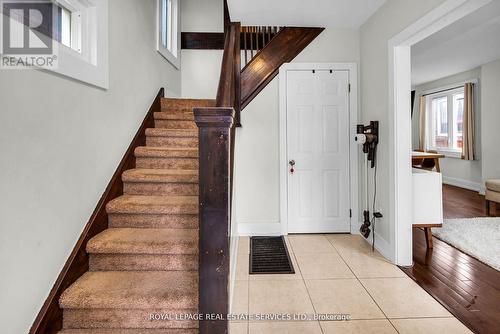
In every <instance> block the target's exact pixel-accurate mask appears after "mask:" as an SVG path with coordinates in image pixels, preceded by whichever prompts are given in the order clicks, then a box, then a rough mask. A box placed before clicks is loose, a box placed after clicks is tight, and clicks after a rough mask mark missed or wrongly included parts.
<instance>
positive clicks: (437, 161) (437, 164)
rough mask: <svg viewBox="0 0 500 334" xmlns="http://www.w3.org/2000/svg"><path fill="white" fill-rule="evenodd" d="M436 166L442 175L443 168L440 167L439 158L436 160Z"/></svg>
mask: <svg viewBox="0 0 500 334" xmlns="http://www.w3.org/2000/svg"><path fill="white" fill-rule="evenodd" d="M434 161H435V164H436V172H438V173H441V166H440V165H439V158H434Z"/></svg>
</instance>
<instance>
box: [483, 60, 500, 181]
mask: <svg viewBox="0 0 500 334" xmlns="http://www.w3.org/2000/svg"><path fill="white" fill-rule="evenodd" d="M481 82H482V84H483V88H482V90H481V100H482V102H481V103H482V104H481V105H482V114H481V116H482V117H481V127H482V132H481V141H482V157H483V166H482V167H483V173H482V174H483V179H484V180H488V179H500V148H499V147H500V146H499V144H500V131H499V130H498V126H499V124H500V59H499V60H496V61H494V62H491V63H488V64H486V65H483V66H482V67H481Z"/></svg>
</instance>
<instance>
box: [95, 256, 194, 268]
mask: <svg viewBox="0 0 500 334" xmlns="http://www.w3.org/2000/svg"><path fill="white" fill-rule="evenodd" d="M127 270H131V271H167V270H168V271H196V270H198V256H197V255H182V254H181V255H158V254H90V271H127Z"/></svg>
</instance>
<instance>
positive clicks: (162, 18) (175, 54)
mask: <svg viewBox="0 0 500 334" xmlns="http://www.w3.org/2000/svg"><path fill="white" fill-rule="evenodd" d="M158 11H159V14H158V29H159V33H158V52H160V54H161V55H162V56H163V57H165V58H166V59H167V60H168V61H169V62H170V63H172V65H174V66H175V67H177V68H179V67H180V60H179V58H180V57H179V55H180V50H179V42H180V29H179V22H180V20H179V14H180V13H179V2H178V0H158Z"/></svg>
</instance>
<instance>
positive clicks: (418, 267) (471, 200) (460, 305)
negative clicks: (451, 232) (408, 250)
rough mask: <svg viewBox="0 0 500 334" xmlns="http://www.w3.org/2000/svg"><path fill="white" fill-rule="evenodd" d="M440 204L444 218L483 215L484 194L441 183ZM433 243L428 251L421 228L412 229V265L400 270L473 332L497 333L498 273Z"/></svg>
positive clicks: (436, 241) (499, 308)
mask: <svg viewBox="0 0 500 334" xmlns="http://www.w3.org/2000/svg"><path fill="white" fill-rule="evenodd" d="M443 206H444V217H445V218H472V217H484V216H486V211H485V204H484V196H481V195H479V194H478V193H476V192H473V191H470V190H465V189H461V188H457V187H452V186H447V185H445V186H444V187H443ZM492 212H493V211H492ZM497 212H498V208H497ZM497 216H498V215H497ZM433 242H434V248H433V249H432V250H428V249H427V247H426V244H425V235H424V231H422V230H421V229H416V228H415V229H413V267H411V268H401V269H403V271H404V272H406V274H407V275H408V276H410V277H411V278H412V279H413V280H415V281H416V282H417V283H418V284H419V285H420V286H422V287H423V288H424V289H425V290H426V291H427V292H428V293H429V294H431V295H432V296H433V297H434V298H435V299H436V300H438V301H439V302H440V303H441V304H443V306H445V307H446V308H447V309H448V310H449V311H450V312H451V313H452V314H453V315H454V316H456V317H457V318H458V319H460V320H461V321H462V322H463V323H464V324H465V325H466V326H467V327H469V328H470V329H471V330H472V331H473V332H475V333H498V328H500V272H498V271H496V270H495V269H493V268H491V267H489V266H487V265H485V264H483V263H481V262H480V261H478V260H476V259H474V258H473V257H470V256H469V255H467V254H464V253H462V252H461V251H459V250H457V249H456V248H453V247H452V246H450V245H448V244H446V243H444V242H442V241H441V240H439V239H436V238H433Z"/></svg>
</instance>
